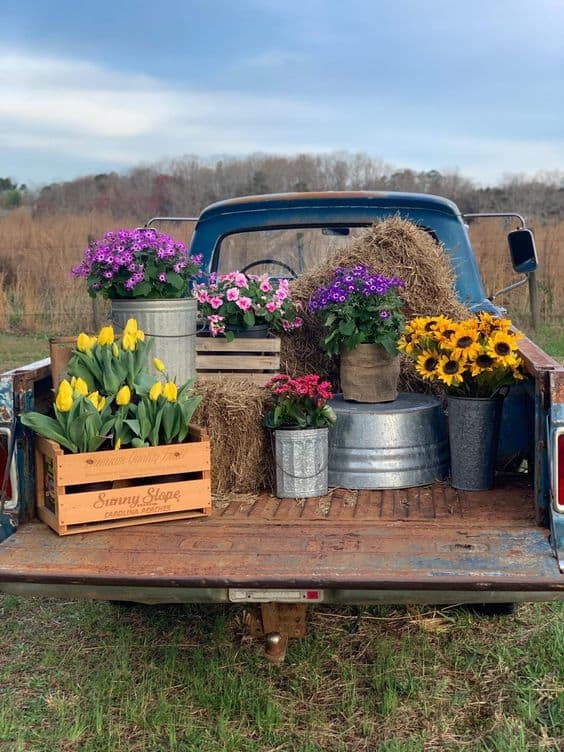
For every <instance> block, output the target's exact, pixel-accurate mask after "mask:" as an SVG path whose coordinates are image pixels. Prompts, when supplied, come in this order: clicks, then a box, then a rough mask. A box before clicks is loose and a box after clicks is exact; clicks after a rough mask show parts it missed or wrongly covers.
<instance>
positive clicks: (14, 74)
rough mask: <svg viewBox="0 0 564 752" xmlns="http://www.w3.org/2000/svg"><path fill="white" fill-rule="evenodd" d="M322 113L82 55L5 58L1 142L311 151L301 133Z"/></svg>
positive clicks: (146, 154) (97, 152)
mask: <svg viewBox="0 0 564 752" xmlns="http://www.w3.org/2000/svg"><path fill="white" fill-rule="evenodd" d="M324 116H326V113H325V112H324V111H323V109H322V108H320V107H318V106H314V105H311V104H309V103H307V102H301V101H299V100H297V99H284V98H278V97H261V96H256V95H252V94H248V93H240V92H234V91H206V92H202V91H198V90H196V89H190V88H174V87H171V86H169V85H167V84H164V83H163V82H161V81H159V80H158V79H156V78H152V77H150V76H144V75H137V74H132V75H128V74H124V73H116V72H114V71H112V70H109V69H107V68H104V67H102V66H98V65H94V64H92V63H87V62H83V61H80V60H72V59H63V58H53V57H35V56H33V55H31V54H29V53H14V52H12V53H6V54H4V55H2V54H0V122H1V124H2V126H1V130H2V131H3V135H2V142H3V143H4V144H5V145H6V146H9V147H11V148H19V149H40V150H43V151H45V150H48V151H51V152H54V153H58V154H66V155H73V156H82V157H88V158H92V157H97V158H98V159H101V160H104V161H108V162H117V163H119V164H134V163H135V162H136V161H139V160H147V159H151V158H155V159H158V158H159V157H160V156H162V155H163V152H166V153H167V154H173V153H179V152H180V153H186V152H191V153H199V154H210V153H217V152H218V151H223V152H232V153H236V154H241V153H246V152H249V151H257V150H259V149H262V150H266V149H274V150H278V151H290V150H295V149H296V148H300V143H301V148H312V147H311V146H309V145H306V144H303V143H302V141H303V139H302V138H301V131H302V130H309V129H310V128H309V126H311V125H312V124H314V123H316V122H318V121H319V119H320V118H321V117H324ZM298 136H300V137H299V138H298ZM317 149H319V145H318V146H317Z"/></svg>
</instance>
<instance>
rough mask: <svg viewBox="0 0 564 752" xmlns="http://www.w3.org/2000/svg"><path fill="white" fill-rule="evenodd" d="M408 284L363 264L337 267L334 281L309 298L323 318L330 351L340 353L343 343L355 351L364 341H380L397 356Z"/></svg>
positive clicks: (310, 304) (326, 347)
mask: <svg viewBox="0 0 564 752" xmlns="http://www.w3.org/2000/svg"><path fill="white" fill-rule="evenodd" d="M404 286H405V283H404V282H403V281H402V280H400V279H398V278H397V277H385V276H383V275H382V274H375V273H374V272H372V271H371V270H370V269H368V268H367V267H366V266H363V265H361V264H359V265H358V266H354V267H352V268H343V267H338V268H337V269H335V272H334V275H333V279H332V280H331V282H330V284H329V285H328V286H323V287H319V288H318V289H317V290H316V291H315V292H314V294H313V295H312V296H311V299H310V301H309V310H310V312H311V313H314V314H317V315H320V316H322V317H323V323H324V325H325V328H326V330H327V336H326V337H325V339H324V340H323V345H324V347H325V349H326V350H327V352H328V353H329V354H330V355H336V354H337V353H338V352H339V351H340V349H341V346H342V347H344V349H345V350H354V349H355V348H356V347H357V346H358V345H361V344H380V345H382V346H383V347H384V348H385V349H386V351H387V352H388V353H389V354H390V355H395V354H396V353H397V352H398V350H397V341H398V338H399V335H400V332H401V331H402V330H403V328H404V319H403V316H402V314H401V307H402V300H401V298H400V296H399V290H400V289H401V288H402V287H404Z"/></svg>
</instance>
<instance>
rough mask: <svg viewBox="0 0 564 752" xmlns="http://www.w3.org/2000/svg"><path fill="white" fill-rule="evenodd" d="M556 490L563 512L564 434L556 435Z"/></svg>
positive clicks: (556, 496)
mask: <svg viewBox="0 0 564 752" xmlns="http://www.w3.org/2000/svg"><path fill="white" fill-rule="evenodd" d="M555 449H556V457H555V462H556V473H555V475H556V488H555V489H554V496H555V498H556V503H557V504H558V506H559V507H560V509H561V510H564V432H562V433H558V434H557V435H556V447H555Z"/></svg>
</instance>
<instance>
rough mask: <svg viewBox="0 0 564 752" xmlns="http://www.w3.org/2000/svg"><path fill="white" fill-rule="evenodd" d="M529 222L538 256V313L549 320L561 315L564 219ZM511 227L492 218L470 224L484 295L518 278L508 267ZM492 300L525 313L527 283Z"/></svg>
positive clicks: (563, 310) (512, 309) (562, 306)
mask: <svg viewBox="0 0 564 752" xmlns="http://www.w3.org/2000/svg"><path fill="white" fill-rule="evenodd" d="M530 224H531V227H532V229H533V231H534V234H535V241H536V246H537V251H538V255H539V270H538V272H537V279H538V285H539V301H540V308H541V316H542V318H543V319H545V320H550V319H553V318H555V317H561V316H563V315H564V253H563V245H564V222H541V221H534V220H533V221H531V223H530ZM514 226H515V225H514ZM514 226H513V227H514ZM513 227H512V226H509V225H506V224H504V223H503V222H501V221H498V220H494V219H482V220H479V221H476V222H473V223H472V224H471V225H470V239H471V241H472V245H473V247H474V251H475V253H476V258H477V260H478V266H479V268H480V271H481V274H482V279H483V281H484V286H485V288H486V293H487V294H488V295H489V294H491V293H492V292H495V291H497V290H500V289H501V288H502V287H504V286H506V285H507V284H510V283H511V282H515V281H516V280H517V279H518V275H516V274H515V272H514V271H513V269H512V267H511V260H510V256H509V249H508V246H507V232H508V231H509V230H510V229H513ZM495 302H496V303H498V304H500V305H505V306H507V307H508V309H509V310H510V311H514V312H519V313H526V312H527V311H528V307H529V303H528V292H527V286H526V285H525V286H523V287H522V288H521V289H518V290H514V291H512V292H510V293H508V294H507V295H505V296H502V297H500V298H496V301H495Z"/></svg>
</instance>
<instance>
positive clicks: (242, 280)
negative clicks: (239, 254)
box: [233, 272, 249, 287]
mask: <svg viewBox="0 0 564 752" xmlns="http://www.w3.org/2000/svg"><path fill="white" fill-rule="evenodd" d="M233 281H234V282H235V284H236V285H237V287H248V286H249V285H248V283H247V278H246V277H245V275H244V274H241V272H236V274H235V275H234V277H233Z"/></svg>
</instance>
